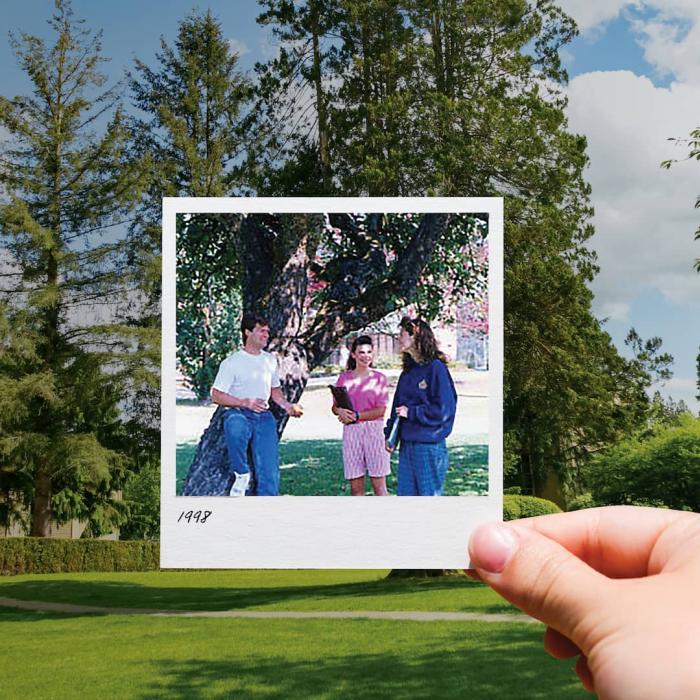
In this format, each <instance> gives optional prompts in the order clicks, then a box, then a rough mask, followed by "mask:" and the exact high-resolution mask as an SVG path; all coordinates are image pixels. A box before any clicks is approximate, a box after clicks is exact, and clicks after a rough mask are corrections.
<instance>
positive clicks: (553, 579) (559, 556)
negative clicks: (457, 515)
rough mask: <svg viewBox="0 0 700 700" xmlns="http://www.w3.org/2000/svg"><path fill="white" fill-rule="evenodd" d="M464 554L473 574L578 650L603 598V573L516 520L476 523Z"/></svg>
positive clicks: (605, 583)
mask: <svg viewBox="0 0 700 700" xmlns="http://www.w3.org/2000/svg"><path fill="white" fill-rule="evenodd" d="M469 556H470V557H471V566H472V567H474V568H475V569H476V571H477V572H478V574H479V577H480V578H481V579H482V580H483V581H484V582H485V583H488V584H489V586H491V587H492V588H493V589H494V590H495V591H496V592H497V593H500V594H501V595H502V596H503V597H504V598H505V599H506V600H508V601H510V602H511V603H513V604H514V605H516V606H517V607H519V608H520V609H521V610H523V611H524V612H526V613H527V614H528V615H532V616H533V617H536V618H538V619H539V620H542V622H544V623H545V624H546V625H549V626H550V627H554V628H555V629H556V630H558V631H559V632H561V633H562V634H564V635H565V636H567V637H569V639H571V641H573V642H574V643H575V644H577V645H578V646H579V647H580V648H582V649H583V647H584V646H585V636H586V629H590V626H591V625H595V620H596V618H597V617H598V615H597V613H598V612H599V611H600V609H601V607H602V605H601V602H602V601H604V600H605V594H606V588H607V586H608V584H609V581H608V579H607V578H606V577H605V576H603V575H602V574H599V573H598V572H597V571H595V570H594V569H592V568H590V567H589V566H588V565H587V564H585V563H584V562H582V561H581V560H580V559H578V558H577V557H575V556H574V555H573V554H571V552H569V551H568V550H566V549H565V548H564V547H562V546H561V545H560V544H558V543H557V542H554V541H553V540H551V539H549V538H548V537H545V536H544V535H542V534H541V533H539V532H537V531H536V530H534V529H533V528H530V527H526V526H522V525H521V526H518V525H516V524H502V523H487V524H485V525H482V526H480V527H478V528H477V529H476V530H475V531H474V533H473V534H472V536H471V539H470V541H469ZM582 622H583V623H584V624H581V623H582ZM584 627H585V628H586V629H584Z"/></svg>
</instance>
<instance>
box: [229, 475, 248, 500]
mask: <svg viewBox="0 0 700 700" xmlns="http://www.w3.org/2000/svg"><path fill="white" fill-rule="evenodd" d="M233 473H234V474H235V475H236V480H235V481H234V482H233V486H232V487H231V494H230V495H231V496H245V491H246V489H247V488H248V483H249V482H250V472H248V473H247V474H239V473H238V472H233Z"/></svg>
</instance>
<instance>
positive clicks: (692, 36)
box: [559, 0, 700, 83]
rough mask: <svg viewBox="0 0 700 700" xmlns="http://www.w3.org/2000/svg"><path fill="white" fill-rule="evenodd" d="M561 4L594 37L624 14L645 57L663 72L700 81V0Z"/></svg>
mask: <svg viewBox="0 0 700 700" xmlns="http://www.w3.org/2000/svg"><path fill="white" fill-rule="evenodd" d="M559 4H560V6H561V8H562V9H563V10H564V11H565V12H566V13H567V14H569V15H571V17H573V18H574V20H576V23H577V25H578V27H579V29H580V30H581V32H582V33H583V34H584V36H585V35H588V36H589V37H590V38H595V37H597V36H598V34H599V33H600V32H602V31H604V29H605V25H606V24H607V23H608V22H610V21H611V20H614V19H615V18H617V17H618V16H619V15H620V14H621V13H622V14H623V16H625V17H626V18H627V20H628V21H629V23H630V26H631V28H632V32H633V33H634V34H635V36H636V40H637V42H638V43H639V45H640V46H641V47H642V49H643V51H644V59H645V60H646V61H647V62H648V63H649V64H650V65H651V66H653V67H654V68H655V69H656V70H657V71H658V72H659V73H660V74H662V75H669V74H670V75H672V76H674V77H675V79H677V80H680V81H683V82H688V83H695V82H698V81H700V50H699V49H698V47H700V2H698V0H634V1H631V0H560V2H559Z"/></svg>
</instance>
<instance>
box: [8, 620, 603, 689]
mask: <svg viewBox="0 0 700 700" xmlns="http://www.w3.org/2000/svg"><path fill="white" fill-rule="evenodd" d="M0 627H1V628H2V631H3V638H4V639H5V640H6V642H7V644H5V645H4V648H3V653H2V655H0V675H1V677H2V697H6V698H42V699H43V698H56V699H60V698H74V697H76V696H77V695H78V694H80V695H81V696H82V697H87V698H105V697H108V698H143V699H149V698H183V699H185V698H186V699H188V700H190V699H191V698H229V697H241V698H314V699H317V698H318V699H320V698H328V699H329V700H330V699H336V698H378V697H391V698H399V699H400V698H406V699H409V698H410V699H413V698H428V697H438V698H458V697H459V698H463V697H471V698H494V697H498V698H518V700H523V699H528V698H532V699H535V698H542V699H545V698H547V699H548V700H549V699H550V698H557V699H560V698H585V697H590V696H589V695H587V694H586V693H585V692H584V691H583V690H582V689H580V686H579V685H578V681H577V679H576V678H575V676H574V674H573V672H572V671H571V663H567V662H564V663H562V662H556V661H554V660H553V659H551V658H549V657H548V656H547V655H546V654H545V653H544V652H543V651H542V629H541V628H538V627H535V626H533V625H527V624H510V623H509V624H505V623H495V624H494V623H484V622H471V621H470V622H410V621H384V620H282V619H280V620H242V619H169V618H153V617H149V618H145V617H133V616H132V617H129V616H121V615H115V616H111V615H110V616H95V615H90V616H75V615H58V614H53V613H38V612H29V611H22V612H20V611H11V610H2V609H0ZM79 689H80V690H79Z"/></svg>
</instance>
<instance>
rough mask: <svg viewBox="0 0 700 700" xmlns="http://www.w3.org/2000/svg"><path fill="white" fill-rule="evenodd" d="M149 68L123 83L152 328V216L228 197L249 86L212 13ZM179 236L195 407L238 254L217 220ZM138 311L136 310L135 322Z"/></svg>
mask: <svg viewBox="0 0 700 700" xmlns="http://www.w3.org/2000/svg"><path fill="white" fill-rule="evenodd" d="M156 60H157V66H156V67H155V68H152V67H149V66H148V65H147V64H146V63H145V62H143V61H141V60H137V61H136V65H135V69H134V72H133V73H132V74H131V75H130V81H129V82H130V87H131V93H132V101H133V104H134V106H135V107H136V108H137V109H138V110H140V112H141V114H142V116H140V117H138V118H136V119H135V120H134V122H133V127H134V130H135V132H136V133H137V141H136V148H135V150H136V152H137V154H139V155H143V154H150V156H151V157H152V163H153V172H152V176H153V177H152V182H151V185H150V189H149V195H148V197H147V198H146V199H145V200H144V203H143V207H142V210H141V212H140V216H139V219H138V221H137V222H135V224H134V226H133V227H132V242H133V253H132V255H133V258H134V260H141V261H145V262H146V265H147V268H146V269H145V270H144V274H143V280H144V282H145V284H146V285H147V286H148V287H149V294H148V298H150V299H151V301H152V302H153V303H152V320H153V322H154V323H156V324H158V325H159V323H160V318H159V310H158V301H159V294H160V257H159V256H160V237H161V225H160V213H161V199H162V197H179V196H182V197H219V196H225V195H231V194H232V193H233V192H234V190H235V189H236V188H237V187H239V186H240V183H241V174H240V172H241V165H242V162H243V159H244V157H245V155H246V146H247V141H248V138H249V137H250V116H249V114H248V110H247V108H246V105H247V102H248V100H249V99H250V91H251V86H250V84H249V83H248V81H247V80H246V79H245V78H244V77H243V76H242V75H241V74H240V73H239V71H238V56H237V55H236V54H235V53H234V52H232V51H231V47H230V45H229V43H228V41H227V40H226V39H225V37H224V36H223V33H222V31H221V26H220V24H219V23H218V21H217V20H216V19H215V18H214V17H213V16H212V14H211V12H206V13H204V14H200V13H198V12H196V11H193V12H192V13H191V14H190V15H189V16H188V17H186V18H185V19H184V20H183V21H182V22H181V23H180V25H179V27H178V34H177V39H176V40H175V43H174V46H169V45H168V44H167V43H166V41H165V40H164V39H161V51H160V53H159V54H157V56H156ZM200 223H201V225H200V226H197V227H182V226H180V227H179V229H178V237H179V238H180V237H185V240H183V241H182V243H181V245H179V248H178V249H179V250H182V251H187V254H186V255H181V256H180V257H179V258H178V279H177V296H178V303H179V305H180V308H181V309H182V310H183V313H182V314H180V315H179V316H178V324H179V325H178V337H179V338H180V340H181V344H180V346H179V347H178V359H179V361H180V362H181V363H182V365H183V368H184V370H185V371H186V373H187V375H188V376H189V377H190V378H191V379H192V380H193V382H194V388H195V391H196V392H197V394H198V395H199V396H200V398H204V397H205V396H207V395H208V393H209V387H210V385H211V381H212V380H213V377H212V376H210V375H209V372H210V367H211V364H212V361H213V362H214V363H218V362H220V361H221V360H222V359H223V358H224V357H225V356H226V354H228V353H229V352H230V350H231V341H232V339H234V338H237V337H238V331H237V330H236V329H235V327H234V326H235V322H236V320H237V319H238V318H239V316H240V295H239V293H238V287H237V285H236V279H235V278H231V277H230V275H231V272H232V270H235V269H236V267H237V257H236V256H237V251H236V248H235V246H233V245H231V241H230V239H229V238H228V235H227V232H226V230H225V229H224V228H222V227H221V226H220V224H219V221H218V219H216V218H210V219H207V220H206V222H204V221H203V220H202V221H201V222H200ZM145 316H146V313H145V310H144V309H142V310H141V319H142V322H144V320H145Z"/></svg>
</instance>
